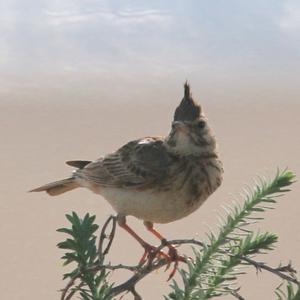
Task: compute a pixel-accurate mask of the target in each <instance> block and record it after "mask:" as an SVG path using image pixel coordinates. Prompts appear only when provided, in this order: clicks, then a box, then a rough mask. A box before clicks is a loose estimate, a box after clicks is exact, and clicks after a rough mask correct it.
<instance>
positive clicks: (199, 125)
mask: <svg viewBox="0 0 300 300" xmlns="http://www.w3.org/2000/svg"><path fill="white" fill-rule="evenodd" d="M197 127H198V128H199V129H203V128H204V127H205V122H204V121H199V122H198V123H197Z"/></svg>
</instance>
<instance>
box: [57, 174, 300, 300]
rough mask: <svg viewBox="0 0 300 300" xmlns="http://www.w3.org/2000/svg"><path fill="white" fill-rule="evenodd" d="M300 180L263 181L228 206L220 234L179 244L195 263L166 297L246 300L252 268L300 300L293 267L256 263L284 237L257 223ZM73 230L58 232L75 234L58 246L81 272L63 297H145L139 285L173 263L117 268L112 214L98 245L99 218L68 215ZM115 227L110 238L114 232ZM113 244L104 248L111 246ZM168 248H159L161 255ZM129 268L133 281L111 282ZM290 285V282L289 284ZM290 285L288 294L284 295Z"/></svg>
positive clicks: (72, 276)
mask: <svg viewBox="0 0 300 300" xmlns="http://www.w3.org/2000/svg"><path fill="white" fill-rule="evenodd" d="M294 181H295V175H294V174H293V173H292V172H290V171H287V170H285V171H283V172H277V174H276V176H275V178H274V179H273V180H272V181H270V182H268V181H266V180H260V181H259V183H258V184H256V186H255V187H254V188H253V190H252V191H250V190H249V191H247V192H246V193H245V201H244V203H243V204H235V205H234V207H228V208H227V215H226V217H225V218H223V219H222V221H221V224H220V228H219V231H218V233H217V234H214V233H212V232H210V233H209V234H208V238H207V240H206V241H205V242H204V241H196V240H194V239H187V240H173V241H169V243H171V244H174V245H182V244H189V245H192V246H193V247H194V258H193V260H189V259H187V267H184V266H183V267H182V268H181V269H180V270H179V273H180V277H181V279H182V280H181V282H178V281H175V280H173V281H172V283H171V285H170V288H171V292H170V293H169V295H167V296H165V297H164V298H165V299H170V300H171V299H173V300H191V299H193V300H200V299H201V300H204V299H211V298H214V297H217V296H222V295H226V294H230V295H232V296H233V297H236V298H238V299H240V300H241V299H243V297H242V296H241V295H240V294H239V289H238V288H237V282H238V281H237V280H238V276H239V275H240V274H243V272H242V271H241V270H240V267H241V266H244V265H252V266H254V267H255V268H256V269H258V270H266V271H269V272H271V273H272V274H274V275H276V276H279V277H281V278H282V279H283V284H282V285H281V286H280V287H278V288H277V290H276V291H275V293H276V295H277V297H278V299H289V300H292V299H293V300H296V299H300V282H299V281H298V279H297V278H296V275H295V274H296V271H295V270H294V269H293V268H292V266H291V264H288V265H285V266H278V267H275V268H273V267H270V266H268V265H266V264H265V263H263V262H257V261H256V260H254V258H255V255H257V254H259V253H268V252H269V251H271V250H272V249H274V247H275V244H276V242H277V240H278V237H277V236H276V235H275V234H274V233H269V232H264V233H260V232H258V233H253V232H252V230H251V226H250V225H251V224H252V223H253V222H258V221H259V220H261V219H262V216H261V214H262V213H263V212H264V211H265V210H267V209H270V208H273V207H272V205H273V204H274V203H276V199H277V198H278V196H280V195H282V194H283V193H285V192H288V191H289V186H290V185H291V184H292V183H293V182H294ZM67 218H68V220H69V221H70V223H71V227H70V228H61V229H59V230H58V231H59V232H63V233H66V234H68V235H69V238H67V239H66V240H65V241H63V242H61V243H59V244H58V247H59V248H61V249H63V250H65V251H66V253H65V254H64V256H63V257H62V258H63V260H64V262H65V264H71V263H72V265H75V268H74V269H73V270H72V271H71V272H69V273H66V274H65V275H64V279H69V282H68V284H67V286H66V287H65V288H64V289H63V290H62V297H61V299H62V300H63V299H71V298H72V297H73V296H74V295H75V294H76V293H79V295H80V296H81V298H82V299H84V300H100V299H105V300H107V299H113V298H114V297H116V296H117V295H119V294H121V293H124V292H131V293H132V294H133V295H134V299H142V298H141V296H140V295H139V294H138V293H137V291H136V290H135V285H136V283H137V282H139V281H140V280H142V279H143V278H144V277H145V276H147V275H148V274H149V273H151V272H152V271H154V270H156V269H158V268H161V267H163V266H165V265H167V264H168V263H169V262H168V261H166V260H165V259H164V258H161V257H159V256H158V257H156V259H153V260H152V261H149V262H148V263H147V264H144V265H136V266H125V265H122V264H119V265H111V264H110V263H107V262H106V256H107V254H108V253H109V250H110V247H111V244H112V242H113V238H114V234H115V230H116V218H115V217H113V216H111V217H110V218H109V219H108V220H107V221H106V223H105V224H104V226H103V227H102V230H101V234H100V236H99V242H98V245H97V243H96V241H97V236H96V235H95V233H96V231H97V229H98V225H96V224H95V223H94V221H95V216H90V215H89V214H86V215H85V217H84V218H83V219H80V218H79V217H78V216H77V214H76V213H74V212H73V213H72V215H67ZM110 226H111V227H112V228H111V230H110V232H109V234H108V233H107V231H108V228H109V227H110ZM107 240H108V244H107V245H106V247H104V244H105V242H107ZM164 247H166V244H163V245H160V246H159V247H157V250H156V251H157V253H158V252H159V251H161V250H163V249H164ZM118 269H126V270H129V271H131V272H133V275H132V276H130V278H129V279H128V280H126V281H125V282H123V283H121V284H116V283H109V282H108V278H107V276H108V274H109V272H112V271H114V270H118ZM285 282H286V284H284V283H285ZM284 285H285V289H286V291H285V292H284V291H283V289H284Z"/></svg>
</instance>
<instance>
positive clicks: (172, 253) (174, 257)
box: [144, 222, 186, 281]
mask: <svg viewBox="0 0 300 300" xmlns="http://www.w3.org/2000/svg"><path fill="white" fill-rule="evenodd" d="M144 225H145V226H146V228H147V229H148V230H149V231H150V232H151V233H152V234H153V235H155V236H156V237H157V238H158V239H159V240H160V241H161V243H162V244H163V245H166V246H167V247H168V248H169V253H168V255H169V260H170V262H174V268H173V270H172V272H171V273H170V275H169V278H168V281H169V280H170V279H171V278H172V277H173V276H174V275H175V273H176V270H177V267H178V263H179V262H180V261H181V262H186V259H185V258H184V257H183V256H181V255H178V252H177V249H176V248H175V247H174V246H173V245H171V244H169V243H168V242H167V240H166V238H164V237H163V236H162V235H161V234H160V233H159V232H158V231H157V230H156V229H155V228H154V227H153V223H151V222H144ZM169 266H170V264H169V265H168V267H167V269H168V268H169Z"/></svg>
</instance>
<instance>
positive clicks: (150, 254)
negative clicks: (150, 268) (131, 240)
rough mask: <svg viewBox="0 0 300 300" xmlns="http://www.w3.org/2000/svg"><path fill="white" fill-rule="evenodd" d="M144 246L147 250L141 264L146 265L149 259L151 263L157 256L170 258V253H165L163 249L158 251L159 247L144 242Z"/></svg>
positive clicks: (158, 257)
mask: <svg viewBox="0 0 300 300" xmlns="http://www.w3.org/2000/svg"><path fill="white" fill-rule="evenodd" d="M142 246H143V248H144V250H145V251H144V254H143V256H142V257H141V259H140V261H139V266H142V265H144V264H145V263H146V262H147V261H148V264H151V263H152V262H153V260H154V259H155V258H157V259H165V260H170V258H169V255H168V254H166V253H164V252H163V251H161V250H159V251H157V247H155V246H152V245H150V244H148V243H144V244H143V245H142Z"/></svg>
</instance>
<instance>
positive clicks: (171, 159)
mask: <svg viewBox="0 0 300 300" xmlns="http://www.w3.org/2000/svg"><path fill="white" fill-rule="evenodd" d="M67 164H68V165H70V166H73V167H76V168H77V169H76V170H75V171H74V172H73V174H72V176H71V177H70V178H67V179H64V180H60V181H56V182H53V183H49V184H46V185H43V186H41V187H39V188H37V189H34V190H32V191H34V192H40V191H46V192H47V193H48V194H49V195H51V196H56V195H59V194H62V193H64V192H67V191H70V190H73V189H75V188H78V187H85V188H88V189H90V190H92V191H93V192H95V193H97V194H100V195H102V196H103V197H104V198H105V199H106V200H107V201H108V202H109V203H110V205H111V206H112V207H113V209H114V210H115V211H116V212H117V220H118V223H119V225H120V226H121V227H122V228H124V229H125V230H126V231H128V232H129V233H130V234H131V235H132V236H133V237H134V238H135V239H136V240H137V241H138V242H139V243H140V244H141V245H142V246H143V247H144V249H145V253H144V255H143V259H142V260H144V261H145V258H146V256H147V255H148V257H150V254H151V252H152V253H153V251H155V247H153V246H150V245H149V244H148V243H146V242H145V241H144V240H143V239H142V238H140V237H139V236H138V235H137V234H136V233H135V232H134V231H133V230H132V229H131V228H130V227H129V226H128V225H127V224H126V216H128V215H129V216H134V217H136V218H138V219H141V220H143V221H144V224H145V226H146V228H147V229H148V230H149V231H150V232H152V233H153V234H154V235H155V236H156V237H158V238H159V239H160V240H161V241H165V239H164V238H163V236H162V235H161V234H160V233H159V232H157V231H156V230H155V229H154V228H153V223H169V222H173V221H176V220H179V219H181V218H184V217H186V216H188V215H189V214H191V213H192V212H194V211H195V210H196V209H198V208H199V207H200V205H201V204H202V203H203V202H204V201H205V200H206V199H207V198H208V196H209V195H211V194H212V193H213V192H214V191H215V190H216V189H217V188H218V187H219V186H220V184H221V182H222V173H223V168H222V163H221V161H220V160H219V157H218V153H217V151H216V140H215V137H214V135H213V134H212V132H211V129H210V127H209V125H208V122H207V119H206V117H205V115H204V113H203V111H202V108H201V106H200V105H198V104H196V103H195V102H194V100H193V98H192V95H191V92H190V87H189V85H188V84H187V83H185V85H184V98H183V99H182V101H181V103H180V105H179V106H178V107H177V108H176V111H175V114H174V120H173V122H172V128H171V132H170V133H169V135H167V136H166V137H145V138H141V139H138V140H134V141H131V142H129V143H127V144H125V145H124V146H122V147H121V148H120V149H119V150H117V151H116V152H113V153H111V154H108V155H106V156H104V157H101V158H99V159H98V160H96V161H93V162H91V161H68V162H67ZM160 254H161V255H165V256H167V255H166V254H164V253H160ZM168 257H169V258H170V260H171V261H175V264H176V267H177V264H178V260H180V256H178V255H177V252H176V250H175V249H174V248H173V247H172V246H171V245H169V255H168ZM176 267H174V270H173V272H172V275H171V276H173V275H174V273H175V268H176Z"/></svg>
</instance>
